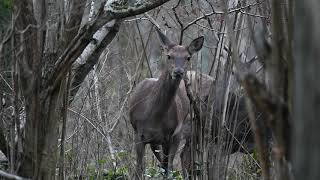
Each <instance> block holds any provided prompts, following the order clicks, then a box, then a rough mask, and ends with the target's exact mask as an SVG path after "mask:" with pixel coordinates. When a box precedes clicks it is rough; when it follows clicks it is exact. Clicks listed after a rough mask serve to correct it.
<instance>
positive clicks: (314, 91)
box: [292, 0, 320, 180]
mask: <svg viewBox="0 0 320 180" xmlns="http://www.w3.org/2000/svg"><path fill="white" fill-rule="evenodd" d="M295 3H296V9H295V17H296V18H295V32H294V38H295V50H294V52H295V54H294V57H295V58H294V68H295V69H294V79H295V84H294V99H293V100H294V107H293V109H294V115H293V119H294V124H295V127H294V130H293V134H292V140H293V141H292V150H293V153H292V158H293V167H294V172H295V179H304V180H311V179H314V180H316V179H320V171H319V166H320V155H319V152H320V143H319V136H320V131H319V129H320V121H319V118H320V79H319V67H320V60H319V57H320V51H319V47H320V33H319V32H320V24H319V17H320V13H319V8H320V2H319V1H316V0H305V1H299V0H296V1H295Z"/></svg>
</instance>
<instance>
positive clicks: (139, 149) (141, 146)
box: [135, 134, 145, 180]
mask: <svg viewBox="0 0 320 180" xmlns="http://www.w3.org/2000/svg"><path fill="white" fill-rule="evenodd" d="M135 143H136V153H137V167H136V177H135V179H136V180H138V179H143V171H144V153H145V143H144V142H143V141H142V140H141V138H140V137H138V135H137V134H136V139H135Z"/></svg>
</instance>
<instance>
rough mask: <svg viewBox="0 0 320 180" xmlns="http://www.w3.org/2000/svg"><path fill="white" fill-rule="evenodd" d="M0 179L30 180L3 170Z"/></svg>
mask: <svg viewBox="0 0 320 180" xmlns="http://www.w3.org/2000/svg"><path fill="white" fill-rule="evenodd" d="M0 177H3V178H6V179H15V180H28V179H26V178H23V177H20V176H17V175H14V174H9V173H7V172H5V171H2V170H0Z"/></svg>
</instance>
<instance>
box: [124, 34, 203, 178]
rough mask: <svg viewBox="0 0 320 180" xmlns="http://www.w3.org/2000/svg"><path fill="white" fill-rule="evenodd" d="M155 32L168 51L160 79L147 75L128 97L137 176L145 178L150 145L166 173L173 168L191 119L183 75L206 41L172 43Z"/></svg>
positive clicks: (163, 35) (201, 39) (164, 36)
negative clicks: (184, 129) (146, 155)
mask: <svg viewBox="0 0 320 180" xmlns="http://www.w3.org/2000/svg"><path fill="white" fill-rule="evenodd" d="M156 32H157V34H158V37H159V40H160V42H161V44H162V46H163V47H164V49H165V50H166V53H167V58H166V59H165V63H164V67H163V70H162V71H161V74H160V76H159V78H158V79H156V78H146V79H144V80H143V81H141V82H140V83H138V84H137V86H136V87H135V89H134V90H133V92H132V94H131V97H130V100H129V108H130V110H129V118H130V122H131V125H132V127H133V129H134V134H135V150H136V157H137V160H136V163H137V166H136V179H141V178H143V177H142V175H143V171H144V154H145V146H146V145H147V144H149V145H150V147H151V150H152V152H153V153H154V155H155V156H156V158H157V159H158V160H159V161H160V163H161V167H162V168H163V169H164V170H165V174H166V175H168V172H170V171H171V170H173V160H174V157H175V155H176V153H177V149H178V146H179V143H180V141H181V139H182V136H183V130H182V129H183V127H184V123H186V122H187V121H188V119H190V114H189V111H190V104H189V103H190V102H189V99H188V96H187V93H186V89H185V83H184V81H183V78H184V77H185V75H186V68H187V67H188V65H189V64H190V62H189V61H190V59H191V57H192V55H193V54H194V53H196V52H198V51H199V50H200V49H201V48H202V46H203V42H204V37H203V36H200V37H198V38H196V39H194V40H193V41H192V42H191V43H190V44H189V45H188V46H183V45H179V44H176V43H173V42H172V41H171V40H170V39H169V38H168V37H167V36H166V35H165V34H164V33H163V32H162V31H161V30H160V29H158V28H156ZM160 150H161V151H160Z"/></svg>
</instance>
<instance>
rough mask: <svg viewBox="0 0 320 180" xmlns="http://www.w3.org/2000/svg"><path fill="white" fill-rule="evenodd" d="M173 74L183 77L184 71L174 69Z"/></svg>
mask: <svg viewBox="0 0 320 180" xmlns="http://www.w3.org/2000/svg"><path fill="white" fill-rule="evenodd" d="M174 74H175V75H180V76H181V75H183V74H184V70H183V69H182V68H175V69H174Z"/></svg>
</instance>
